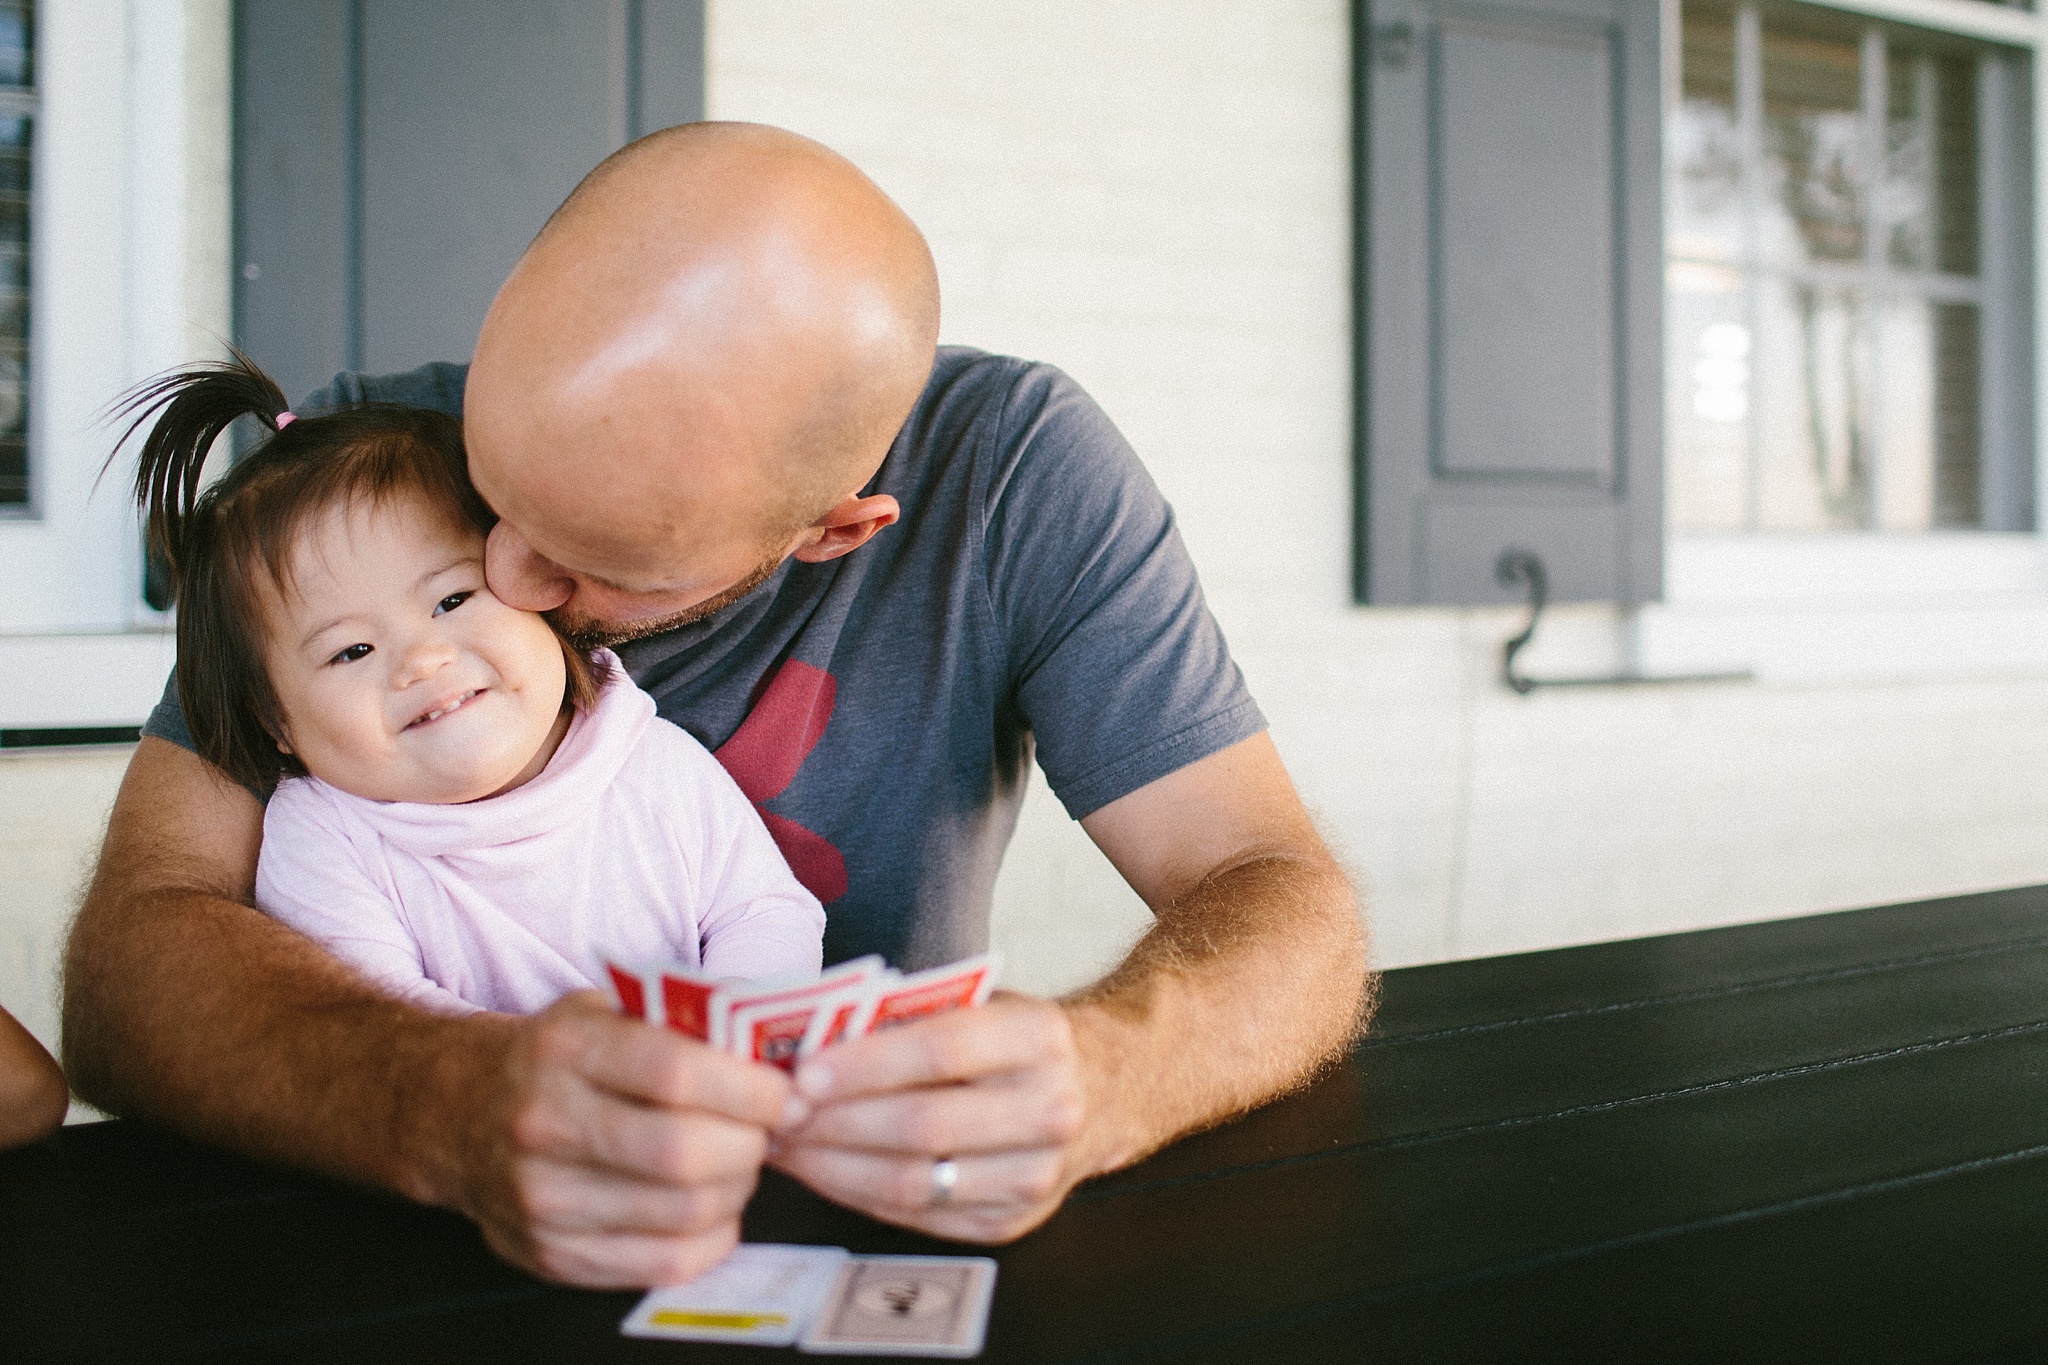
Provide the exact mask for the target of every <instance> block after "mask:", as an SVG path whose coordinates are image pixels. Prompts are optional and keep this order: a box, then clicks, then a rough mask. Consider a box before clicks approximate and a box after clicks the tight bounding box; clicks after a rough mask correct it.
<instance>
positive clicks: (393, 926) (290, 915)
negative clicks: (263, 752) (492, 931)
mask: <svg viewBox="0 0 2048 1365" xmlns="http://www.w3.org/2000/svg"><path fill="white" fill-rule="evenodd" d="M256 905H257V908H258V909H260V910H262V911H263V913H265V914H266V915H269V916H270V917H271V918H272V919H275V920H277V921H279V922H280V923H283V924H288V925H290V926H291V927H292V928H294V929H296V930H298V931H299V932H300V933H302V934H304V935H305V936H306V937H308V938H310V939H312V940H313V941H314V942H316V943H318V944H319V945H320V946H321V947H323V948H325V949H327V951H329V952H331V953H333V954H334V955H335V956H336V957H338V958H340V959H341V960H342V961H344V962H346V963H348V964H349V965H350V966H351V967H354V968H355V969H356V970H357V971H359V972H361V973H362V974H363V975H364V976H365V977H367V978H369V979H370V980H371V981H373V982H375V983H376V984H377V985H379V986H381V987H383V988H384V989H385V990H387V991H389V992H391V993H392V994H393V995H395V996H397V997H399V998H400V999H402V1000H409V1001H411V1002H413V1003H414V1004H417V1005H420V1006H423V1007H424V1008H427V1009H430V1010H434V1011H436V1012H437V1013H442V1014H474V1013H476V1011H477V1007H476V1006H475V1005H472V1004H470V1003H469V1002H468V1001H466V1000H464V999H462V998H461V997H460V996H458V995H456V994H454V993H453V992H451V991H448V990H446V989H444V988H443V987H442V986H440V985H439V984H437V983H436V982H435V981H434V980H433V979H432V978H431V977H429V976H428V975H427V972H426V966H425V964H424V962H423V961H422V960H421V958H420V950H419V943H418V941H417V940H416V939H415V938H414V937H413V934H412V931H411V930H410V929H409V928H408V927H407V925H406V923H405V920H404V918H403V915H402V914H401V912H400V910H399V907H398V903H397V900H396V898H395V897H394V896H392V895H391V894H390V892H389V891H388V890H387V889H386V888H385V887H383V886H381V885H379V881H378V877H377V875H376V873H375V871H374V869H372V868H371V867H369V866H367V865H366V863H365V860H364V857H363V855H362V853H361V851H360V850H359V849H358V848H357V847H356V845H355V844H354V843H353V842H352V841H351V840H350V839H349V838H348V836H347V834H346V833H345V832H344V831H343V830H342V829H341V827H340V824H339V821H338V818H337V817H336V816H335V815H334V814H333V813H332V812H331V811H329V810H328V809H326V805H325V803H324V802H323V801H322V800H321V799H320V798H319V797H318V796H317V795H315V794H313V792H312V791H311V790H310V788H309V787H308V784H306V783H304V782H297V781H294V782H285V783H282V784H280V785H279V787H278V789H277V791H276V793H275V794H274V795H273V796H272V797H271V799H270V804H269V805H268V806H266V807H265V808H264V812H263V844H262V849H261V852H260V853H259V854H258V856H257V860H256Z"/></svg>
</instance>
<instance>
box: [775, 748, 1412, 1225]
mask: <svg viewBox="0 0 2048 1365" xmlns="http://www.w3.org/2000/svg"><path fill="white" fill-rule="evenodd" d="M1082 825H1083V827H1084V828H1085V829H1086V830H1087V831H1088V833H1089V835H1090V836H1091V837H1092V838H1093V839H1094V840H1095V842H1096V843H1097V845H1098V846H1100V847H1101V848H1102V850H1103V852H1104V853H1105V854H1107V855H1108V857H1109V858H1110V860H1111V862H1113V863H1114V864H1115V865H1116V867H1117V869H1118V870H1119V871H1120V872H1121V873H1122V874H1123V875H1124V877H1125V878H1126V880H1128V881H1129V882H1130V883H1131V885H1132V887H1133V888H1135V889H1136V890H1137V891H1138V893H1139V894H1140V895H1141V896H1143V897H1144V898H1145V900H1146V903H1147V904H1148V905H1150V906H1151V907H1152V909H1153V912H1154V914H1155V916H1156V920H1155V923H1154V925H1153V927H1152V929H1151V930H1150V931H1149V932H1148V933H1147V934H1146V935H1145V937H1144V938H1143V939H1142V940H1140V942H1139V943H1138V944H1137V946H1136V947H1135V948H1134V949H1133V950H1132V951H1131V953H1130V954H1129V956H1128V957H1126V958H1125V960H1124V961H1123V963H1122V964H1121V965H1119V966H1118V967H1117V968H1116V970H1115V971H1113V972H1111V973H1110V974H1109V975H1108V976H1107V977H1105V978H1104V979H1103V980H1101V981H1099V982H1097V983H1096V984H1094V985H1093V986H1090V987H1089V988H1087V989H1086V990H1083V991H1081V992H1079V993H1077V994H1076V995H1074V996H1072V997H1070V998H1068V999H1067V1000H1064V1001H1061V1002H1058V1003H1057V1004H1055V1003H1053V1002H1048V1001H1043V1000H1035V999H1031V998H1029V997H1025V996H1021V995H1014V994H1002V995H998V996H997V998H996V999H995V1000H994V1001H992V1002H991V1003H990V1005H989V1006H988V1007H987V1008H985V1009H981V1010H974V1011H969V1012H966V1013H961V1014H953V1015H946V1016H941V1017H939V1018H935V1019H931V1020H926V1021H923V1022H920V1023H918V1024H915V1025H911V1026H907V1027H904V1028H900V1029H895V1030H891V1031H890V1032H889V1033H887V1034H881V1035H876V1036H873V1037H870V1038H865V1039H862V1040H860V1041H858V1042H854V1043H849V1044H845V1045H843V1046H841V1047H839V1048H835V1049H832V1050H831V1051H830V1052H828V1053H826V1054H823V1055H821V1056H820V1057H818V1058H816V1059H813V1060H812V1061H811V1062H809V1063H806V1064H805V1065H804V1066H802V1067H801V1068H800V1069H799V1071H798V1074H797V1087H798V1090H799V1093H800V1094H802V1095H803V1096H805V1097H806V1099H808V1100H809V1101H810V1102H812V1103H813V1104H814V1105H816V1106H817V1107H816V1109H815V1112H813V1113H812V1114H811V1115H810V1116H808V1118H807V1119H806V1120H805V1121H803V1122H802V1123H799V1124H795V1125H792V1126H791V1127H790V1128H789V1129H788V1130H787V1131H786V1133H785V1135H784V1139H783V1144H784V1145H783V1151H782V1153H781V1155H780V1156H779V1157H778V1161H779V1163H780V1164H781V1165H783V1166H784V1167H786V1168H787V1169H789V1170H790V1171H791V1172H792V1173H794V1174H796V1175H797V1176H798V1177H800V1178H801V1179H803V1180H805V1181H806V1182H807V1183H809V1184H811V1185H812V1186H813V1187H814V1188H816V1189H818V1190H820V1191H821V1192H822V1193H825V1194H826V1195H828V1196H830V1197H831V1198H834V1199H837V1200H839V1201H840V1202H842V1203H846V1204H850V1205H852V1206H854V1207H856V1208H860V1209H862V1210H864V1211H866V1212H868V1213H870V1214H873V1215H874V1216H876V1217H879V1218H883V1219H886V1220H888V1221H890V1222H895V1223H900V1224H904V1225H906V1226H911V1227H917V1228H921V1229H923V1230H925V1231H927V1232H930V1233H933V1234H935V1235H938V1236H943V1237H954V1238H958V1239H961V1240H966V1241H1003V1240H1008V1239H1010V1238H1014V1237H1016V1236H1019V1235H1021V1234H1022V1233H1024V1232H1027V1231H1029V1230H1030V1229H1031V1228H1033V1227H1035V1226H1037V1225H1038V1224H1039V1223H1041V1222H1043V1221H1044V1220H1045V1219H1046V1218H1047V1217H1049V1216H1050V1215H1051V1214H1052V1212H1053V1211H1054V1210H1055V1209H1056V1208H1058V1206H1059V1203H1060V1201H1061V1200H1062V1199H1064V1198H1065V1197H1066V1193H1067V1191H1068V1190H1070V1189H1071V1188H1073V1186H1074V1185H1075V1184H1076V1183H1078V1182H1079V1181H1081V1180H1084V1179H1087V1178H1088V1177H1089V1176H1092V1175H1098V1174H1101V1173H1103V1172H1105V1171H1110V1170H1114V1169H1116V1168H1118V1167H1119V1166H1123V1165H1127V1164H1129V1163H1130V1162H1132V1161H1135V1160H1137V1159H1138V1158H1140V1157H1142V1156H1144V1155H1145V1154H1146V1153H1148V1152H1150V1151H1153V1150H1154V1149H1156V1148H1158V1147H1160V1146H1162V1145H1163V1144H1165V1143H1167V1142H1170V1141H1172V1140H1173V1139H1174V1138H1175V1137H1178V1136H1180V1135H1181V1134H1183V1133H1186V1132H1190V1131H1192V1130H1194V1129H1197V1128H1201V1127H1204V1126H1206V1125H1209V1124H1212V1123H1215V1122H1218V1121H1220V1120H1222V1119H1224V1118H1227V1117H1229V1116H1231V1115H1233V1114H1236V1113H1239V1112H1242V1111H1243V1110H1245V1109H1248V1108H1251V1107H1252V1106H1254V1105H1257V1104H1260V1103H1262V1102H1264V1101H1265V1100H1268V1099H1271V1098H1272V1097H1274V1096H1275V1095H1278V1094H1281V1093H1283V1092H1285V1091H1286V1090H1288V1089H1290V1088H1292V1087H1295V1086H1297V1085H1300V1084H1301V1083H1303V1082H1304V1081H1305V1080H1307V1079H1308V1078H1309V1077H1310V1076H1311V1075H1313V1074H1314V1073H1315V1071H1316V1070H1317V1069H1318V1068H1319V1067H1320V1066H1322V1065H1323V1064H1325V1063H1326V1062H1328V1061H1329V1060H1330V1059H1331V1058H1333V1057H1335V1056H1337V1055H1338V1054H1340V1053H1341V1052H1342V1051H1343V1050H1344V1048H1345V1047H1346V1046H1347V1045H1348V1044H1349V1043H1350V1042H1351V1041H1352V1040H1353V1039H1354V1038H1355V1037H1356V1036H1357V1034H1358V1031H1359V1030H1360V1029H1361V1028H1362V1027H1363V1025H1364V1023H1365V1021H1366V1017H1367V1014H1368V1012H1369V1009H1370V1005H1371V993H1370V979H1369V977H1368V975H1367V972H1366V966H1365V937H1364V929H1363V925H1362V922H1361V920H1360V917H1359V914H1358V909H1357V904H1356V901H1355V898H1354V896H1353V894H1352V890H1351V887H1350V884H1349V882H1348V881H1347V880H1346V878H1345V876H1344V873H1343V870H1342V869H1341V868H1340V867H1339V866H1338V865H1337V863H1336V861H1335V859H1333V858H1332V857H1331V856H1330V854H1329V851H1328V850H1327V849H1326V848H1325V847H1324V845H1323V842H1322V840H1321V839H1320V838H1319V837H1318V836H1317V834H1316V832H1315V828H1314V825H1313V824H1312V822H1311V821H1310V819H1309V817H1308V814H1307V812H1306V811H1305V810H1303V809H1302V806H1301V802H1300V800H1299V798H1298V797H1297V796H1296V795H1295V792H1294V788H1293V784H1292V783H1291V782H1290V781H1289V780H1288V777H1287V773H1286V770H1285V768H1284V767H1282V765H1281V763H1280V758H1279V755H1278V754H1277V753H1276V752H1275V750H1274V749H1273V746H1272V743H1271V741H1270V740H1268V739H1267V738H1266V737H1265V736H1263V735H1260V736H1255V737H1253V738H1251V739H1247V740H1245V741H1243V742H1241V743H1239V744H1236V745H1233V746H1231V747H1230V748H1228V749H1225V750H1223V751H1222V752H1220V753H1217V754H1214V755H1211V756H1210V757H1208V758H1206V759H1203V760H1201V761H1199V762H1197V763H1194V764H1190V765H1189V766H1188V767H1186V768H1183V769H1181V770H1180V771H1179V772H1176V773H1173V774H1170V775H1169V776H1167V777H1164V778H1161V779H1160V780H1158V781H1156V782H1153V783H1151V784H1150V785H1148V786H1146V787H1143V788H1141V789H1139V790H1138V791H1136V792H1133V793H1131V794H1130V795H1129V796H1126V797H1124V798H1122V799H1121V800H1118V801H1115V802H1112V803H1111V804H1110V805H1108V806H1105V807H1104V808H1102V809H1101V810H1099V811H1097V812H1095V813H1094V814H1093V815H1090V816H1089V817H1088V818H1087V819H1085V820H1084V821H1082ZM942 1157H951V1158H953V1159H954V1160H955V1161H956V1162H957V1164H958V1169H959V1178H958V1183H957V1185H956V1186H955V1188H954V1191H953V1193H952V1195H951V1197H950V1198H948V1199H947V1200H946V1201H945V1202H944V1203H943V1204H942V1205H935V1203H934V1198H933V1194H934V1189H933V1185H932V1183H931V1180H932V1166H933V1163H934V1161H936V1160H938V1159H939V1158H942Z"/></svg>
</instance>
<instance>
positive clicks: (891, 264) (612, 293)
mask: <svg viewBox="0 0 2048 1365" xmlns="http://www.w3.org/2000/svg"><path fill="white" fill-rule="evenodd" d="M938 315H939V304H938V281H937V276H936V275H935V273H934V271H933V269H932V260H931V253H930V251H929V249H928V248H927V247H926V246H925V242H924V238H923V237H922V236H921V235H920V234H919V233H918V231H917V228H916V227H915V226H914V225H913V224H912V223H911V221H910V219H909V218H908V217H906V216H905V215H904V213H903V211H902V210H901V209H899V208H897V207H896V205H895V204H894V203H892V202H891V201H890V200H889V198H888V197H887V196H886V195H884V194H883V193H882V192H881V190H880V189H879V188H877V187H876V185H875V184H874V182H873V181H871V180H869V179H868V178H867V177H866V176H864V175H862V174H861V173H860V171H858V170H857V169H855V168H854V166H853V165H852V164H851V163H850V162H848V161H846V160H845V159H844V158H842V157H840V156H838V155H836V154H835V153H833V152H831V151H828V150H827V149H826V148H824V147H821V146H819V145H818V144H817V143H815V142H812V141H810V140H809V139H807V138H802V137H798V136H797V135H796V134H794V133H787V132H783V131H780V130H778V129H774V128H766V127H761V126H758V125H752V124H739V123H698V124H686V125H684V126H682V127H679V128H670V129H666V130H664V131H662V132H659V133H654V134H652V135H650V136H648V137H645V138H642V139H640V141H638V142H635V143H633V144H631V145H630V146H627V147H625V148H623V149H621V150H620V151H618V152H616V153H614V154H613V155H612V156H611V157H610V158H608V159H607V160H606V161H605V162H604V163H603V164H602V165H600V166H599V167H598V168H597V169H596V170H594V171H592V172H591V173H590V175H589V176H588V177H587V178H585V180H584V181H583V183H582V184H581V185H579V186H578V187H577V188H576V190H575V192H574V193H573V194H571V195H570V196H569V198H568V200H567V201H566V202H565V203H564V204H563V205H562V207H561V208H560V209H559V210H557V211H556V213H555V216H554V217H553V218H552V219H550V220H549V222H548V225H547V226H546V227H545V228H543V229H542V230H541V233H540V236H539V237H537V238H536V239H535V240H534V243H533V245H532V246H531V247H529V248H528V249H527V252H526V255H525V256H524V257H522V258H521V259H520V262H519V264H518V265H517V266H516V267H515V268H514V269H513V271H512V274H511V276H510V278H508V279H507V280H506V281H505V285H504V288H502V289H501V290H499V292H498V297H497V299H496V301H495V302H494V303H492V305H491V310H490V313H489V315H488V316H487V317H486V318H485V319H484V326H483V332H482V334H481V336H480V337H479V338H478V340H477V348H476V356H475V360H474V361H473V363H472V364H471V367H470V372H469V387H468V392H467V396H466V398H465V409H466V415H465V418H464V429H465V434H466V436H467V439H468V443H469V467H470V473H471V476H472V477H473V479H474V480H475V483H476V486H477V488H478V490H479V491H480V492H481V493H482V494H483V495H484V497H485V498H486V499H487V500H488V501H489V502H490V504H491V505H492V507H494V508H495V509H496V510H497V511H498V513H499V514H500V516H501V517H502V518H503V520H502V521H501V522H500V523H499V526H498V529H497V530H495V531H494V532H493V533H492V536H491V543H490V560H489V571H490V580H491V586H492V588H493V590H494V591H496V592H497V593H498V595H499V596H501V597H503V598H505V599H506V600H507V601H509V602H511V603H513V604H514V605H516V606H520V607H526V608H529V609H534V610H546V611H552V612H554V613H555V615H556V619H557V621H558V623H559V624H561V625H562V626H564V627H565V628H567V629H569V630H571V631H573V632H576V633H578V634H579V635H581V636H583V637H585V638H587V639H589V640H590V641H592V642H605V641H614V640H618V639H624V638H631V637H633V636H637V635H643V634H648V633H651V631H653V630H655V629H661V628H665V627H667V626H670V625H676V624H680V623H681V622H683V621H686V620H693V619H696V618H697V617H699V616H702V615H705V614H707V613H708V612H709V611H712V610H715V609H716V608H717V607H719V606H722V605H724V604H725V603H726V602H729V601H732V600H733V599H734V598H735V597H737V596H739V595H741V594H743V593H744V592H745V591H746V590H747V589H749V588H751V587H753V586H754V585H755V584H757V583H759V582H760V581H761V580H762V579H763V578H765V577H766V576H767V575H768V574H769V573H771V572H772V571H773V570H774V568H775V566H776V565H778V564H780V563H781V562H782V560H783V559H784V558H786V557H788V556H789V555H792V554H794V555H796V556H797V557H798V558H800V559H806V560H823V559H831V558H834V557H835V556H837V555H841V554H845V553H847V552H848V551H850V550H852V549H854V548H856V547H858V546H859V545H860V544H862V543H863V542H864V541H866V539H867V538H868V537H869V536H870V535H872V534H874V532H876V531H877V530H880V529H881V528H882V527H884V526H886V525H888V524H889V523H890V522H892V521H894V520H895V518H896V515H897V508H896V503H895V500H894V499H893V498H889V497H886V496H882V497H867V498H863V497H860V496H858V495H859V493H860V490H861V488H862V487H863V486H864V485H865V484H866V483H867V482H868V480H869V479H870V478H872V477H873V476H874V472H875V470H876V469H877V468H878V467H879V466H880V465H881V462H882V458H883V456H884V455H886V454H887V453H888V449H889V444H890V442H891V441H892V440H893V439H894V437H895V435H896V432H897V429H898V428H899V427H900V426H901V425H902V423H903V419H904V417H905V416H906V415H907V414H908V413H909V411H910V407H911V404H912V403H913V402H914V401H915V400H916V398H917V395H918V393H919V392H920V391H921V390H922V388H923V386H924V383H925V380H926V379H927V378H928V377H929V375H930V372H931V364H932V354H933V348H934V346H935V345H936V342H937V337H938Z"/></svg>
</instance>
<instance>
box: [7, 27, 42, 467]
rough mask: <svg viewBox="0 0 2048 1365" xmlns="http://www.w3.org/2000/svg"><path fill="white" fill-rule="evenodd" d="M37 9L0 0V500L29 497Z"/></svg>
mask: <svg viewBox="0 0 2048 1365" xmlns="http://www.w3.org/2000/svg"><path fill="white" fill-rule="evenodd" d="M34 54H35V33H34V12H33V8H32V6H31V4H30V3H29V0H18V2H17V3H7V0H0V507H7V506H14V507H21V506H24V505H26V504H27V503H28V501H29V468H28V307H29V304H28V286H29V278H28V267H29V260H28V225H29V211H28V203H29V172H30V159H29V151H30V141H31V137H32V135H33V132H34V124H35V56H34Z"/></svg>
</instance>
